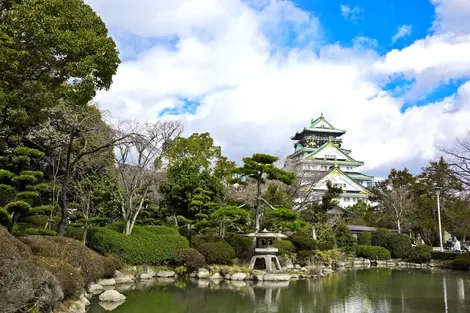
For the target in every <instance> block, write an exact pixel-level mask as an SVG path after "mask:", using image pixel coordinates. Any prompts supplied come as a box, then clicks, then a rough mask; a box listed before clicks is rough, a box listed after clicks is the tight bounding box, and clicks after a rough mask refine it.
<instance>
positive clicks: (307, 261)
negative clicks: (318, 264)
mask: <svg viewBox="0 0 470 313" xmlns="http://www.w3.org/2000/svg"><path fill="white" fill-rule="evenodd" d="M315 255H316V250H303V251H299V252H297V258H296V262H297V263H298V264H300V265H301V266H307V265H312V264H313V263H314V262H315Z"/></svg>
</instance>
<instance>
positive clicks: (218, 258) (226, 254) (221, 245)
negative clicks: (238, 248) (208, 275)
mask: <svg viewBox="0 0 470 313" xmlns="http://www.w3.org/2000/svg"><path fill="white" fill-rule="evenodd" d="M199 252H201V253H202V255H204V257H205V258H206V261H207V262H208V263H210V264H232V259H234V258H235V250H233V248H232V247H231V246H230V245H229V244H228V243H226V242H224V241H217V242H208V243H203V244H201V245H200V246H199Z"/></svg>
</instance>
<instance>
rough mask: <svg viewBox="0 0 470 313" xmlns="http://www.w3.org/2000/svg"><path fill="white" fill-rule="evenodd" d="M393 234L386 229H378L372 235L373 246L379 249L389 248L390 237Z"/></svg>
mask: <svg viewBox="0 0 470 313" xmlns="http://www.w3.org/2000/svg"><path fill="white" fill-rule="evenodd" d="M390 235H391V232H390V231H389V230H388V229H385V228H378V229H376V230H375V231H374V232H373V233H372V245H373V246H379V247H384V248H386V247H387V241H388V237H390Z"/></svg>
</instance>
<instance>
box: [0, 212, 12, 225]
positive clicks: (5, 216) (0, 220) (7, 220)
mask: <svg viewBox="0 0 470 313" xmlns="http://www.w3.org/2000/svg"><path fill="white" fill-rule="evenodd" d="M10 224H11V216H10V214H9V213H8V212H7V211H5V210H4V209H1V208H0V225H3V226H5V227H8V226H9V225H10Z"/></svg>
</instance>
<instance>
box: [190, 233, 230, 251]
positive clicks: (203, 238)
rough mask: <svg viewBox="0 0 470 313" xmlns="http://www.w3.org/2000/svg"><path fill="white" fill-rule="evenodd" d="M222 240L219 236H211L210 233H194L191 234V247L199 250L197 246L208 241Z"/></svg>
mask: <svg viewBox="0 0 470 313" xmlns="http://www.w3.org/2000/svg"><path fill="white" fill-rule="evenodd" d="M219 241H223V242H225V241H224V240H223V239H222V238H220V237H219V236H212V235H194V236H191V248H194V249H196V250H199V247H200V246H201V245H203V244H205V243H210V242H219Z"/></svg>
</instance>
